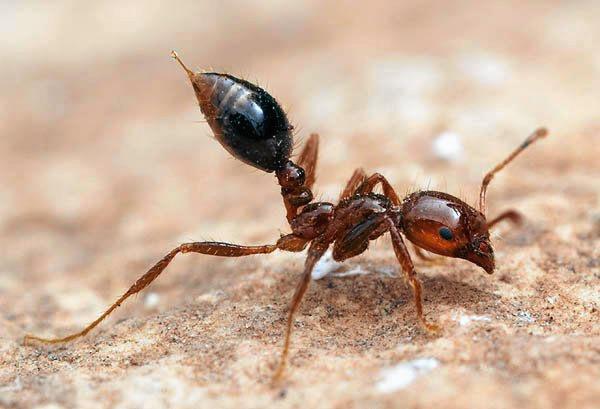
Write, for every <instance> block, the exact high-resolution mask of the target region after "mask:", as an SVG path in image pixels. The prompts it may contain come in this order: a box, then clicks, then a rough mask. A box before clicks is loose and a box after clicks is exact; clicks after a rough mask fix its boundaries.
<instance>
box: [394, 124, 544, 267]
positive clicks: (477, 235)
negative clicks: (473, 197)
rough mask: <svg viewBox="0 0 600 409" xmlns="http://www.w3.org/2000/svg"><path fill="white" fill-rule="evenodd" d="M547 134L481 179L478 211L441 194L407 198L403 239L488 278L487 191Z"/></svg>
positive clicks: (529, 140)
mask: <svg viewBox="0 0 600 409" xmlns="http://www.w3.org/2000/svg"><path fill="white" fill-rule="evenodd" d="M547 133H548V131H546V129H545V128H540V129H537V130H536V131H534V132H533V133H532V134H531V135H529V137H527V139H525V141H524V142H523V143H521V145H519V146H518V147H517V149H515V150H514V151H513V152H512V153H511V154H510V155H508V157H507V158H506V159H504V160H503V161H502V162H500V163H499V164H498V165H496V167H494V168H493V169H492V170H491V171H489V172H488V173H487V174H486V175H485V177H484V178H483V182H482V183H481V192H480V194H479V211H477V210H475V209H474V208H472V207H471V206H469V205H468V204H466V203H465V202H463V201H462V200H460V199H458V198H456V197H454V196H451V195H448V194H446V193H441V192H417V193H414V194H412V195H410V196H409V197H407V198H406V199H405V200H404V203H403V204H402V211H401V212H402V218H401V220H400V224H401V228H402V230H403V231H404V233H405V234H406V237H407V238H408V239H409V240H410V241H412V242H413V243H415V244H416V245H418V246H419V247H422V248H424V249H425V250H428V251H431V252H432V253H436V254H441V255H443V256H448V257H458V258H462V259H465V260H469V261H470V262H472V263H475V264H477V265H478V266H480V267H481V268H483V269H484V270H485V271H486V272H487V273H489V274H492V273H493V272H494V265H495V263H494V249H493V248H492V244H491V243H490V233H489V226H490V224H489V223H488V222H487V220H486V218H485V198H486V192H487V187H488V185H489V184H490V182H491V181H492V179H493V177H494V175H495V174H496V173H498V172H499V171H500V170H502V169H503V168H504V167H505V166H506V165H508V164H509V163H510V162H511V161H512V160H513V159H514V158H516V157H517V155H519V154H520V153H521V152H523V151H524V150H525V148H527V147H528V146H529V145H531V144H532V143H534V142H535V141H537V140H538V139H541V138H543V137H545V136H546V135H547ZM492 223H493V222H492Z"/></svg>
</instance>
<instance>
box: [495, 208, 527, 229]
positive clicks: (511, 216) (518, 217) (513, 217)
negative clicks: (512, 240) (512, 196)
mask: <svg viewBox="0 0 600 409" xmlns="http://www.w3.org/2000/svg"><path fill="white" fill-rule="evenodd" d="M502 220H508V221H510V222H512V223H514V224H516V225H520V224H521V223H523V215H522V214H521V213H519V212H518V211H517V210H513V209H510V210H506V211H504V212H502V213H500V214H499V215H498V216H496V217H495V218H494V219H492V220H491V221H490V222H488V224H487V228H488V229H490V228H491V227H492V226H494V225H495V224H497V223H498V222H501V221H502Z"/></svg>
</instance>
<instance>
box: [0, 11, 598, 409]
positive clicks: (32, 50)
mask: <svg viewBox="0 0 600 409" xmlns="http://www.w3.org/2000/svg"><path fill="white" fill-rule="evenodd" d="M212 3H213V2H207V3H201V2H193V4H192V3H190V4H187V5H186V4H181V5H178V6H177V7H176V8H173V7H172V5H171V4H169V3H164V4H160V3H159V2H140V3H139V4H137V3H135V2H133V3H131V5H130V6H127V7H126V6H123V5H121V4H120V2H114V3H112V2H108V3H106V2H105V3H94V4H87V3H86V5H85V6H83V5H82V4H81V3H79V2H73V3H71V2H66V1H63V2H53V3H52V6H50V5H47V6H45V5H42V4H37V3H36V5H35V6H34V5H30V6H27V5H23V4H22V3H19V2H15V3H6V4H3V5H2V6H1V7H2V13H0V27H1V28H0V33H1V34H2V35H0V53H1V55H2V56H3V58H2V60H3V64H2V68H1V69H2V75H0V89H1V91H0V135H1V138H0V158H1V161H0V247H1V248H2V252H1V254H2V256H1V257H0V407H9V408H11V407H17V408H29V407H45V408H49V407H51V408H56V407H65V408H68V407H78V408H104V407H120V408H138V407H140V408H141V407H144V408H162V407H189V408H198V407H248V408H252V407H255V408H259V407H267V406H275V407H317V406H318V407H328V408H348V407H368V408H388V407H419V408H427V407H451V408H453V407H456V408H470V407H492V408H511V407H519V408H522V407H539V408H542V407H543V408H546V407H557V408H565V407H573V408H575V407H577V408H592V407H597V406H598V402H600V381H599V379H600V324H599V318H600V293H599V291H600V245H599V244H600V206H599V201H600V183H599V181H600V161H599V160H598V158H599V157H600V121H599V120H598V113H599V112H600V104H599V101H598V95H600V57H599V56H600V48H599V45H598V41H597V39H598V38H600V26H598V24H597V22H598V18H599V17H600V5H599V4H598V3H597V2H593V1H577V2H549V1H543V2H542V1H540V2H535V1H533V2H526V3H523V2H516V1H515V2H512V3H511V2H506V1H498V2H485V5H484V6H481V5H479V6H477V7H475V6H474V3H472V2H466V1H465V2H460V1H458V2H444V6H443V7H442V6H440V4H441V3H440V2H433V1H432V2H427V1H423V2H398V3H402V5H397V4H396V2H389V3H386V2H381V1H370V2H368V4H363V5H357V4H354V3H352V4H350V3H343V4H340V3H336V5H334V4H333V3H325V4H324V3H322V2H314V3H313V2H308V3H301V2H294V3H289V2H284V1H281V2H269V4H266V3H261V2H258V1H253V2H246V3H244V4H243V5H240V4H236V3H234V2H225V3H224V5H218V6H217V3H216V2H215V3H214V5H213V4H212ZM219 3H222V2H219ZM171 48H176V49H178V51H179V52H180V54H181V55H182V57H183V58H184V59H185V60H186V61H187V62H188V63H189V64H191V65H194V66H200V65H201V66H203V67H213V68H214V69H218V70H227V71H228V72H231V73H234V74H238V75H242V76H244V77H246V78H248V79H249V80H252V81H257V82H258V83H260V84H262V85H264V86H266V87H267V88H268V89H269V90H270V91H271V92H272V93H273V94H274V95H275V96H277V97H278V99H279V100H280V101H281V102H282V103H283V104H284V105H285V106H286V108H287V110H288V111H289V113H290V117H291V119H292V121H293V122H294V124H296V125H297V128H298V129H299V133H298V137H297V140H298V142H299V143H301V141H302V138H304V137H305V136H306V135H307V134H308V133H309V132H313V131H319V132H320V133H321V134H322V155H321V161H320V165H319V169H318V171H319V179H318V181H317V195H318V197H320V198H323V199H328V200H333V199H334V198H335V197H336V195H337V194H338V192H339V189H340V188H341V185H342V184H343V183H344V182H345V180H346V179H347V178H348V177H349V175H350V174H351V173H352V171H353V169H354V168H355V167H357V166H363V167H365V168H366V169H367V170H369V171H379V172H382V173H384V174H385V175H386V176H388V178H389V179H390V180H391V181H392V183H393V184H394V186H396V187H397V189H398V190H399V191H400V192H405V191H409V190H414V189H418V188H425V187H427V186H429V187H431V188H436V189H442V190H445V191H448V192H450V193H453V194H456V195H459V196H461V197H463V198H465V199H467V200H469V201H470V202H471V203H474V199H475V198H476V195H477V189H478V185H479V182H480V179H481V177H482V175H483V173H484V172H485V171H486V170H487V169H489V168H490V167H491V166H492V165H493V164H494V163H495V162H497V161H498V160H500V159H501V158H502V157H503V155H505V153H507V152H508V151H510V150H511V149H512V148H513V147H515V146H516V145H517V144H518V143H519V142H520V141H521V140H522V139H523V138H524V137H525V136H526V134H527V133H528V132H530V131H531V130H533V129H534V128H535V127H537V126H540V125H545V126H547V127H548V128H549V129H550V130H551V137H550V138H549V139H547V140H545V141H543V142H542V143H540V144H539V145H536V146H535V147H534V148H533V149H531V150H530V151H529V152H527V154H526V155H524V156H523V157H521V158H519V160H518V161H517V162H515V163H514V164H513V165H511V167H510V168H509V169H508V170H507V171H506V172H505V173H503V174H502V175H501V176H498V177H497V179H496V180H495V181H494V182H493V184H492V186H491V187H490V195H489V207H490V213H491V214H496V213H498V212H499V211H501V210H503V209H505V208H508V207H516V208H518V209H520V210H521V211H522V212H523V213H524V214H525V216H526V222H525V224H524V225H523V226H522V227H521V228H518V229H511V227H510V226H508V225H502V226H500V227H499V228H498V229H497V230H496V232H495V239H494V244H495V247H496V253H497V262H498V270H497V272H496V274H495V275H493V276H488V275H486V274H485V273H484V272H483V271H481V270H480V269H478V268H476V267H475V266H473V265H471V264H469V263H466V262H463V261H459V260H450V259H446V260H443V261H442V262H438V263H435V264H430V263H424V262H419V263H418V266H417V267H418V271H419V273H420V275H421V277H422V279H423V281H424V285H425V309H426V313H427V316H428V318H429V319H430V320H432V321H436V322H438V323H439V324H440V325H441V326H442V327H443V331H442V333H441V334H439V335H438V336H429V335H427V334H425V333H423V332H422V331H421V330H420V329H419V327H418V326H417V325H416V323H415V312H414V305H413V303H412V299H411V293H410V291H409V289H408V288H407V287H406V286H405V285H404V283H403V280H402V279H401V278H399V269H398V266H397V265H396V262H395V258H394V256H393V252H392V251H391V248H390V246H389V242H388V240H387V239H382V240H380V241H379V242H378V243H377V244H376V245H375V246H373V247H372V248H371V250H370V251H369V252H368V253H365V255H363V256H361V257H358V258H356V259H352V260H350V261H349V262H348V263H347V264H346V265H344V266H341V267H339V268H337V269H334V270H335V271H334V272H333V273H332V274H330V275H328V276H326V277H324V278H322V279H320V280H317V281H314V282H313V284H312V287H311V289H310V290H309V293H308V294H307V297H306V299H305V302H304V303H303V305H302V307H301V310H300V313H299V314H298V317H297V320H296V325H295V328H296V329H295V334H294V338H293V347H292V354H291V362H290V366H289V371H288V373H287V379H286V382H285V383H284V384H283V385H282V386H281V387H279V388H275V389H273V388H271V387H270V386H269V379H270V375H271V373H272V371H273V366H274V364H275V362H276V360H277V357H278V354H279V351H280V348H281V343H282V331H283V326H284V319H285V310H286V307H287V304H288V302H289V300H290V298H291V295H292V291H293V289H294V286H295V283H296V281H297V280H298V274H299V272H300V270H301V266H302V261H303V258H302V257H303V256H302V254H300V255H298V254H295V255H290V254H273V255H269V256H265V257H254V258H248V259H239V260H223V259H214V258H210V257H203V256H197V255H188V256H182V257H181V258H179V259H177V260H176V261H175V262H174V263H173V265H172V266H171V267H170V268H169V270H168V272H167V273H165V274H164V275H163V276H161V278H160V279H159V280H158V281H157V282H155V283H154V284H153V285H152V287H151V288H150V289H149V290H148V291H146V292H145V293H143V294H141V295H139V296H138V297H136V298H135V299H132V300H130V301H129V302H127V303H126V305H124V306H123V307H122V308H121V309H119V310H118V312H117V313H115V314H114V315H113V316H112V317H111V318H110V319H109V320H108V321H107V322H106V323H104V324H103V325H102V326H101V327H100V328H99V329H98V330H96V331H94V332H93V333H91V334H90V335H89V336H88V337H86V338H84V339H82V340H79V341H77V342H75V343H72V344H68V345H64V346H56V347H23V346H22V345H21V339H22V336H23V335H24V334H25V333H27V332H34V333H37V334H42V335H48V336H49V335H59V334H66V333H68V332H70V331H73V330H77V329H79V328H81V327H82V326H83V325H85V324H86V323H87V322H89V321H90V320H92V319H94V318H95V317H96V316H97V315H98V314H99V313H100V312H101V311H103V309H104V308H106V306H107V305H108V304H109V303H110V302H112V301H113V300H114V299H115V298H116V297H117V296H118V295H119V294H121V293H122V292H123V291H124V290H125V289H126V288H127V287H128V286H129V285H130V284H131V283H132V282H133V281H134V280H135V279H136V278H137V277H138V276H139V275H140V274H141V273H143V272H144V271H145V270H146V269H147V268H148V266H150V265H151V264H152V263H153V262H154V261H155V260H157V259H158V258H160V257H161V256H162V255H163V254H164V253H165V252H166V251H168V250H169V249H170V248H172V247H174V246H176V245H177V244H179V243H181V242H184V241H188V240H202V239H222V240H230V241H233V242H238V243H248V244H259V243H266V242H272V241H273V240H274V239H275V238H276V237H278V235H279V234H280V232H287V231H288V228H287V227H286V226H285V223H284V212H283V207H282V205H281V201H280V197H279V195H278V189H277V187H276V185H275V183H274V180H273V177H272V176H271V175H266V174H262V173H261V172H258V171H256V170H252V169H249V168H248V167H246V166H244V165H242V164H240V163H239V162H236V161H234V160H232V159H230V158H229V157H228V155H227V154H226V152H225V151H223V150H222V149H221V147H220V146H218V144H217V143H215V142H214V141H213V140H212V139H210V138H209V137H208V136H207V135H208V133H209V132H208V128H207V126H206V125H205V124H203V123H201V122H200V119H201V118H200V116H199V112H198V110H197V108H196V105H195V101H194V97H193V94H192V91H191V90H190V89H189V85H188V83H187V82H186V80H185V77H184V76H183V74H182V72H181V71H180V69H179V68H178V67H177V66H176V65H175V64H174V63H173V62H172V61H171V60H170V59H169V51H170V49H171ZM325 267H327V266H325Z"/></svg>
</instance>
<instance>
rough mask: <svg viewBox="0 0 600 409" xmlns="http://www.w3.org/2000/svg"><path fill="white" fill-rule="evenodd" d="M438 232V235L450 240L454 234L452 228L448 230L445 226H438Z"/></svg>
mask: <svg viewBox="0 0 600 409" xmlns="http://www.w3.org/2000/svg"><path fill="white" fill-rule="evenodd" d="M439 233H440V237H441V238H442V239H444V240H448V241H450V240H452V239H453V238H454V234H452V230H450V229H449V228H448V227H446V226H444V227H440V230H439Z"/></svg>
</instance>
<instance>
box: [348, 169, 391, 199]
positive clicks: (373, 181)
mask: <svg viewBox="0 0 600 409" xmlns="http://www.w3.org/2000/svg"><path fill="white" fill-rule="evenodd" d="M378 183H381V186H382V188H383V194H384V195H385V196H386V197H387V198H388V199H390V200H391V202H392V203H393V204H394V205H396V206H398V205H399V204H400V198H399V197H398V195H397V194H396V191H395V190H394V188H393V187H392V185H390V182H388V181H387V179H386V178H385V176H383V175H382V174H381V173H374V174H372V175H371V176H369V177H368V178H367V180H365V181H364V182H363V183H362V184H361V185H360V186H359V187H358V188H357V189H356V191H355V192H354V193H356V194H359V195H364V194H367V193H371V192H372V191H373V189H374V188H375V186H377V184H378Z"/></svg>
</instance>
